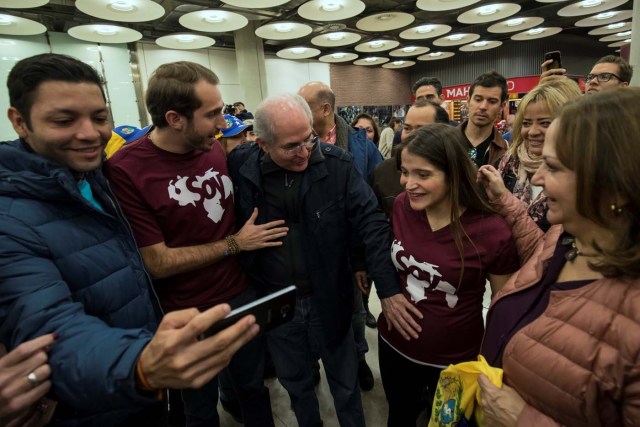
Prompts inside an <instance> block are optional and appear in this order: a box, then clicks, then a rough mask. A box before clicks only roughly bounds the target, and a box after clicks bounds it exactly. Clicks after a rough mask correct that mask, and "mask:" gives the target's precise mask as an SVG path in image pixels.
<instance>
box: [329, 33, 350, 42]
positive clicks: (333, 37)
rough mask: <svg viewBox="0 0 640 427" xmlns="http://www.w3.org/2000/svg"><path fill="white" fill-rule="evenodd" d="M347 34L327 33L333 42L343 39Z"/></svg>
mask: <svg viewBox="0 0 640 427" xmlns="http://www.w3.org/2000/svg"><path fill="white" fill-rule="evenodd" d="M345 37H346V36H345V35H344V33H331V34H328V35H327V39H329V40H331V41H333V42H337V41H339V40H343V39H344V38H345Z"/></svg>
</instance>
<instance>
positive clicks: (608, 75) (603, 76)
mask: <svg viewBox="0 0 640 427" xmlns="http://www.w3.org/2000/svg"><path fill="white" fill-rule="evenodd" d="M611 77H615V78H616V79H618V80H620V81H622V79H621V78H620V77H618V76H616V75H615V74H613V73H600V74H587V75H586V76H584V81H585V83H586V82H589V81H591V80H593V79H598V83H605V82H608V81H609V80H611Z"/></svg>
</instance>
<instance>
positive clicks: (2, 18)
mask: <svg viewBox="0 0 640 427" xmlns="http://www.w3.org/2000/svg"><path fill="white" fill-rule="evenodd" d="M12 23H13V21H11V17H10V16H9V15H0V25H2V26H7V25H11V24H12Z"/></svg>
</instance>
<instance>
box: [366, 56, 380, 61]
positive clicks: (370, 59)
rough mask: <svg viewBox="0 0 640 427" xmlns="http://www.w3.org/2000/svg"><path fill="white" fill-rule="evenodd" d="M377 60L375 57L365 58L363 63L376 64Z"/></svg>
mask: <svg viewBox="0 0 640 427" xmlns="http://www.w3.org/2000/svg"><path fill="white" fill-rule="evenodd" d="M377 60H378V58H376V57H375V56H370V57H368V58H365V61H367V62H376V61H377Z"/></svg>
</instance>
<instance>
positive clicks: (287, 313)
mask: <svg viewBox="0 0 640 427" xmlns="http://www.w3.org/2000/svg"><path fill="white" fill-rule="evenodd" d="M295 306H296V287H295V286H293V285H292V286H288V287H286V288H284V289H281V290H279V291H277V292H274V293H272V294H269V295H267V296H265V297H262V298H260V299H257V300H255V301H253V302H250V303H249V304H245V305H243V306H240V307H238V308H236V309H234V310H231V312H230V313H229V314H227V315H226V316H225V317H224V319H222V320H220V321H219V322H217V323H215V324H214V325H213V326H211V327H210V328H209V329H208V330H207V331H206V332H205V333H203V334H202V335H201V336H200V337H199V338H200V339H204V338H207V337H210V336H211V335H215V334H217V333H218V332H220V331H221V330H223V329H225V328H228V327H229V326H231V325H233V324H234V323H236V322H237V321H238V320H240V319H242V318H243V317H244V316H246V315H247V314H253V315H254V316H255V317H256V323H257V324H258V325H260V333H264V332H266V331H268V330H270V329H273V328H275V327H276V326H280V325H282V324H283V323H285V322H288V321H289V320H291V319H292V318H293V314H294V310H295Z"/></svg>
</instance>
